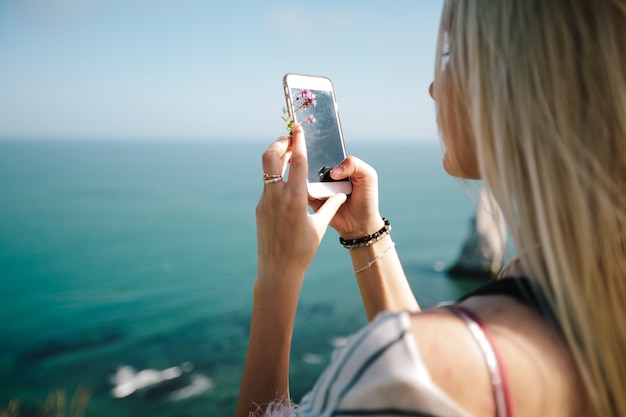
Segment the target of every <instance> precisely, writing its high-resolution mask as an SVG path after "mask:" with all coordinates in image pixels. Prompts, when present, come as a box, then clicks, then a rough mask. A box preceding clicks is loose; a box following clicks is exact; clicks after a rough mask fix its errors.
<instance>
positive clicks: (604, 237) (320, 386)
mask: <svg viewBox="0 0 626 417" xmlns="http://www.w3.org/2000/svg"><path fill="white" fill-rule="evenodd" d="M438 50H439V51H440V53H441V55H442V56H441V57H440V58H438V59H437V62H436V70H435V81H434V83H433V85H431V89H430V91H431V95H432V96H433V98H434V99H435V101H436V104H437V115H438V116H437V117H438V123H439V126H440V130H441V136H442V141H443V144H444V145H445V146H444V147H445V155H444V168H445V169H446V171H447V172H448V173H450V174H451V175H454V176H458V177H463V178H481V179H482V180H483V181H484V185H485V187H486V188H487V189H489V190H490V191H491V192H492V193H493V195H494V197H495V198H496V199H497V201H498V203H499V204H500V205H501V207H502V210H503V212H504V214H505V217H506V218H507V222H508V225H509V227H510V229H511V232H512V236H513V239H514V240H515V243H516V247H517V249H518V252H519V253H518V258H517V260H516V261H515V262H514V263H512V264H511V265H510V266H509V267H508V268H506V269H505V271H504V272H503V278H502V279H501V280H498V281H496V282H495V283H493V284H489V285H488V286H487V287H486V288H484V289H483V290H479V291H478V292H477V293H474V294H470V295H469V296H467V297H465V298H464V299H462V300H461V301H460V302H459V303H457V304H456V305H455V306H453V307H448V308H438V309H432V310H429V311H424V312H421V313H417V311H419V307H418V305H417V303H416V301H415V298H414V296H413V295H412V293H411V290H410V288H409V286H408V284H407V281H406V278H405V276H404V273H403V271H402V267H401V265H400V261H399V260H398V257H397V255H396V252H395V249H394V247H393V242H392V240H391V236H390V234H389V233H388V230H387V229H385V227H384V223H383V220H382V219H381V217H380V214H379V212H378V202H377V180H376V173H375V171H374V170H373V169H372V168H371V167H369V166H368V165H366V164H365V163H364V162H361V161H359V160H358V159H356V158H353V157H349V158H348V159H346V160H345V161H344V162H343V163H342V164H340V165H339V166H338V167H337V168H335V169H334V170H333V171H332V174H331V175H332V176H333V178H335V179H340V178H345V177H348V176H349V177H351V179H352V181H353V185H354V187H353V194H352V195H351V196H350V197H349V198H346V196H344V195H337V196H335V197H333V198H331V199H329V200H327V201H326V202H324V203H322V202H318V201H313V202H308V201H307V195H306V171H307V169H306V157H305V151H304V144H303V141H302V136H301V131H300V129H299V128H296V129H295V130H294V133H293V138H286V137H283V138H279V139H278V140H277V141H276V142H274V143H273V144H272V145H271V146H270V147H269V148H268V150H267V151H266V152H265V153H264V155H263V169H264V171H265V172H266V173H269V174H275V173H279V172H282V168H283V166H284V165H285V164H286V163H288V161H290V164H291V167H290V176H289V180H288V181H286V182H278V183H271V184H266V185H265V188H264V191H263V194H262V196H261V200H260V202H259V204H258V207H257V228H258V245H259V261H258V270H257V280H256V283H255V288H254V306H253V314H252V323H251V330H250V344H249V350H248V357H247V360H246V366H245V370H244V376H243V381H242V386H241V393H240V400H239V405H238V411H237V415H238V416H246V415H248V413H249V412H255V411H259V412H261V413H262V412H263V411H266V412H267V415H289V413H292V414H293V415H300V416H309V415H415V416H424V415H428V416H470V415H471V416H494V415H497V416H506V415H509V416H511V415H517V416H533V417H535V416H613V417H617V416H624V415H626V396H624V395H623V393H624V389H625V387H626V355H624V352H625V351H626V325H625V324H624V320H623V317H622V316H623V309H622V308H621V307H622V305H623V303H624V301H623V300H624V298H625V297H626V277H625V275H626V243H625V238H626V201H625V200H626V156H625V155H626V2H625V1H624V0H597V1H593V2H592V1H564V0H554V1H549V2H548V1H530V0H508V1H505V0H500V1H496V0H492V1H488V0H482V1H467V0H450V1H447V2H446V5H445V6H444V10H443V14H442V21H441V27H440V35H439V45H438ZM307 203H308V204H311V205H312V206H313V207H314V209H315V210H316V213H315V214H312V215H310V214H309V213H308V211H307ZM329 223H330V225H331V226H332V227H334V228H335V229H336V230H337V231H338V232H339V234H340V236H341V237H342V238H343V239H345V240H344V243H347V244H348V245H351V244H352V246H354V247H353V248H352V249H350V255H351V257H352V261H353V263H354V268H355V272H356V278H357V280H358V283H359V287H360V290H361V294H362V298H363V302H364V305H365V309H366V312H367V315H368V318H369V319H370V320H373V321H372V323H370V324H369V325H368V326H367V327H366V328H365V329H363V330H362V331H361V332H360V333H359V334H357V335H356V336H354V337H353V338H352V340H351V343H350V344H348V346H346V347H345V348H343V349H342V350H340V351H339V352H336V354H335V356H334V359H333V363H332V364H331V365H330V367H329V368H328V369H327V370H326V372H325V373H324V374H323V375H322V377H321V379H320V381H319V382H318V383H317V384H316V386H315V387H314V389H313V391H312V392H311V394H309V395H308V396H306V397H305V398H304V399H303V401H302V403H301V404H300V405H299V406H297V407H292V406H291V405H290V403H289V397H288V362H289V348H290V344H291V334H292V328H293V327H292V326H293V321H294V315H295V309H296V304H297V298H298V294H299V290H300V286H301V283H302V279H303V277H304V273H305V270H306V268H307V267H308V265H309V263H310V262H311V260H312V258H313V256H314V254H315V251H316V249H317V245H318V244H319V242H320V240H321V238H322V236H323V234H324V232H325V230H326V227H327V225H328V224H329ZM293 236H299V237H300V238H299V239H292V237H293ZM375 238H377V239H375ZM356 243H359V244H356ZM522 277H524V278H522ZM393 312H395V313H393ZM409 312H412V313H409ZM267 404H271V405H270V406H269V407H268V406H267ZM257 405H258V406H257ZM257 407H258V408H257ZM272 413H274V414H272ZM280 413H283V414H280Z"/></svg>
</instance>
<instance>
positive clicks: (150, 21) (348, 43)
mask: <svg viewBox="0 0 626 417" xmlns="http://www.w3.org/2000/svg"><path fill="white" fill-rule="evenodd" d="M441 5H442V1H441V0H407V1H389V2H381V1H368V0H361V1H347V0H346V1H325V0H319V1H316V2H304V1H293V0H292V1H287V0H268V1H262V0H258V1H236V0H233V1H220V2H218V1H215V0H204V1H200V0H92V1H89V0H23V1H10V0H0V138H25V139H26V138H72V139H83V140H89V139H107V138H111V139H142V140H144V139H172V140H180V139H194V140H195V139H200V140H235V139H247V140H250V139H252V140H264V141H268V140H272V139H273V138H274V137H276V136H278V135H281V134H283V132H284V126H283V124H282V120H281V119H280V114H281V108H282V106H283V104H284V99H283V96H282V89H281V81H282V76H283V74H284V73H286V72H297V73H305V74H316V75H325V76H328V77H329V78H331V79H332V80H333V83H334V84H335V89H336V94H337V100H338V103H339V106H340V112H341V117H342V122H343V130H344V134H345V136H346V140H351V141H352V140H354V141H361V140H362V141H367V140H405V141H406V140H412V141H427V142H433V143H436V142H437V130H436V124H435V112H434V104H433V103H432V100H431V99H430V97H429V96H428V93H427V87H428V84H429V83H430V81H431V80H432V74H433V62H434V57H435V41H436V36H437V26H438V23H439V13H440V10H441Z"/></svg>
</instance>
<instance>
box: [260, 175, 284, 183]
mask: <svg viewBox="0 0 626 417" xmlns="http://www.w3.org/2000/svg"><path fill="white" fill-rule="evenodd" d="M282 180H283V176H282V175H280V174H268V173H263V182H264V183H265V184H275V183H277V182H282Z"/></svg>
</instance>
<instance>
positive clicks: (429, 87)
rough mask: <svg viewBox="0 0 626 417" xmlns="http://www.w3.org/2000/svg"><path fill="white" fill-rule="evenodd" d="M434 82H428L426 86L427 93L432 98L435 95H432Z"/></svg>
mask: <svg viewBox="0 0 626 417" xmlns="http://www.w3.org/2000/svg"><path fill="white" fill-rule="evenodd" d="M434 84H435V83H434V82H432V83H430V85H429V86H428V94H430V97H431V98H432V99H433V100H434V99H435V96H434V95H433V89H434V88H435V87H434Z"/></svg>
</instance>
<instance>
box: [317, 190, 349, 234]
mask: <svg viewBox="0 0 626 417" xmlns="http://www.w3.org/2000/svg"><path fill="white" fill-rule="evenodd" d="M347 199H348V196H347V195H345V194H343V193H339V194H335V195H333V196H331V197H330V198H328V199H327V200H326V201H325V202H324V204H322V205H321V206H320V207H319V208H318V209H317V211H316V212H315V214H314V216H315V217H316V218H317V219H318V220H319V221H320V222H321V225H322V226H324V227H326V226H328V224H329V223H330V221H331V220H332V219H333V217H335V214H337V210H339V208H340V207H341V206H342V204H343V203H345V202H346V200H347Z"/></svg>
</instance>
